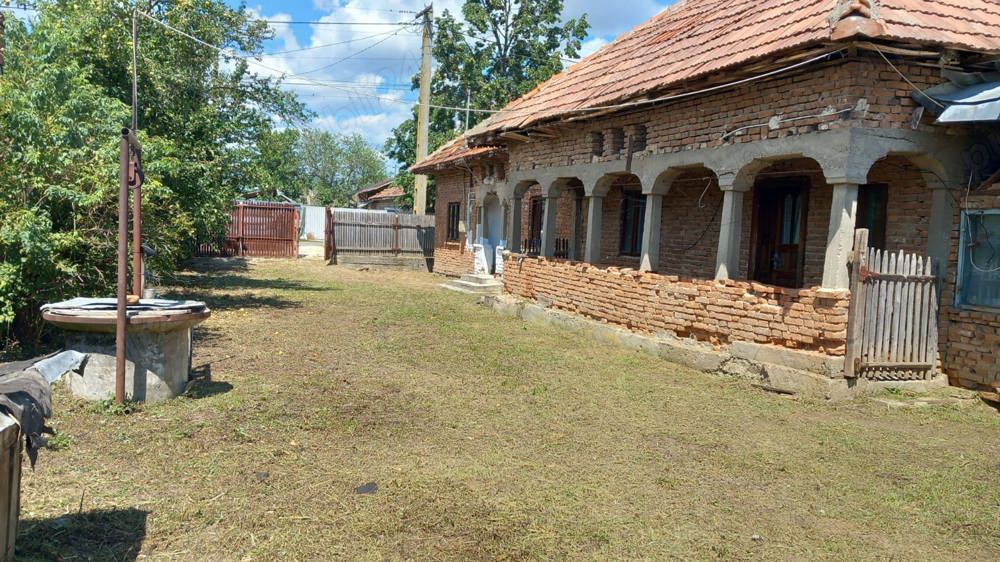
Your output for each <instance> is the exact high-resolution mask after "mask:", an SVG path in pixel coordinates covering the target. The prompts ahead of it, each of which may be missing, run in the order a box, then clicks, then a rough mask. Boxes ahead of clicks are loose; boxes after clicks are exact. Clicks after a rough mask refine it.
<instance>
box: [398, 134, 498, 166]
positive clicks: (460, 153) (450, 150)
mask: <svg viewBox="0 0 1000 562" xmlns="http://www.w3.org/2000/svg"><path fill="white" fill-rule="evenodd" d="M503 152H506V150H505V149H504V147H502V146H474V147H470V146H468V144H467V142H466V138H465V136H464V135H460V136H459V137H457V138H455V139H453V140H451V141H450V142H448V143H446V144H445V145H444V146H442V147H441V148H439V149H437V150H436V151H434V153H432V154H430V155H429V156H427V158H425V159H423V160H422V161H420V162H417V163H416V164H414V165H413V166H412V167H411V168H410V171H411V172H413V173H415V174H422V173H427V172H430V171H432V170H435V169H439V168H441V167H444V166H447V165H448V164H453V163H455V162H457V161H459V160H468V159H470V158H476V157H488V156H493V155H495V154H498V153H503Z"/></svg>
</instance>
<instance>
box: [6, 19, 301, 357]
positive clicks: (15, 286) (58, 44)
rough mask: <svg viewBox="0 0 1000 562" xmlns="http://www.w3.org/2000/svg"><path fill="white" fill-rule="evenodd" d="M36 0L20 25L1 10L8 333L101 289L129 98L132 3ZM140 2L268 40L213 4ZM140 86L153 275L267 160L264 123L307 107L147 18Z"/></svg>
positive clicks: (219, 36)
mask: <svg viewBox="0 0 1000 562" xmlns="http://www.w3.org/2000/svg"><path fill="white" fill-rule="evenodd" d="M38 7H39V11H38V16H37V19H36V20H35V21H34V22H33V23H32V24H31V25H30V26H26V25H24V24H22V23H21V22H18V21H17V20H16V19H15V18H14V17H13V16H12V15H10V14H9V13H8V17H7V36H6V49H5V63H6V64H5V74H4V76H2V77H0V259H2V262H0V330H2V331H3V332H4V333H5V334H6V337H7V339H8V340H9V341H21V342H31V341H32V340H34V339H36V338H37V337H38V334H39V329H40V322H39V320H38V313H37V307H38V305H39V304H41V303H43V302H46V301H51V300H55V299H59V298H63V297H67V296H73V295H77V294H93V295H102V294H109V293H110V292H111V291H112V287H113V284H114V263H115V258H116V252H115V247H116V240H115V236H114V232H115V226H116V222H117V216H116V208H117V154H118V148H117V144H118V138H119V134H120V133H119V132H120V129H121V127H123V126H127V125H128V124H129V122H130V112H129V109H128V105H129V104H130V103H131V37H130V35H131V33H130V32H131V12H132V7H131V3H128V2H125V1H124V0H73V1H70V0H52V1H45V0H42V1H41V2H40V3H39V6H38ZM138 9H139V10H141V11H144V12H147V13H151V14H152V17H154V18H156V19H158V20H161V21H166V22H169V23H170V25H172V26H174V27H176V28H178V29H181V30H183V31H184V32H185V33H188V34H191V35H193V36H195V37H199V38H202V39H204V40H205V41H207V42H209V43H210V44H213V45H218V46H219V47H220V48H223V49H230V50H232V51H238V52H242V53H258V52H260V51H261V48H262V47H261V46H262V41H263V40H264V39H266V38H267V37H268V30H267V28H266V26H265V24H263V23H261V22H258V21H255V20H253V19H252V18H251V17H250V15H249V13H248V12H247V11H246V10H245V9H244V8H242V7H241V8H236V9H233V8H230V7H228V6H227V5H226V4H225V3H224V2H223V1H222V0H155V1H150V0H140V1H139V5H138ZM139 92H140V97H139V102H140V103H139V137H140V140H141V141H142V142H143V148H144V161H145V164H146V170H145V172H146V185H145V187H144V190H143V192H144V201H143V215H144V216H143V218H144V235H145V236H144V239H145V242H146V243H147V244H149V245H150V246H152V247H153V248H155V249H156V250H157V252H158V256H157V258H156V260H154V261H153V262H152V263H150V266H151V269H153V270H156V271H159V272H168V271H170V270H171V269H172V268H173V267H174V266H175V264H176V263H177V261H178V260H180V259H181V258H183V257H185V256H186V255H187V254H186V252H187V249H188V248H190V247H191V242H193V241H194V240H195V239H196V238H197V237H199V236H202V235H205V234H207V233H211V232H218V231H220V230H222V229H224V228H225V224H226V216H227V215H226V213H227V210H228V207H229V206H230V205H231V202H232V200H233V198H234V196H235V195H236V194H237V193H239V192H240V191H241V189H242V188H243V186H245V185H246V182H247V181H248V178H254V177H258V176H261V175H262V173H263V172H262V170H264V169H266V168H267V164H266V162H263V159H264V156H263V155H262V150H263V152H266V146H267V143H268V141H270V140H275V139H277V138H279V137H280V135H276V134H275V132H274V129H275V127H276V124H280V125H281V126H287V125H289V124H292V125H294V124H296V123H298V122H301V121H302V120H304V118H305V117H306V111H305V110H304V107H303V106H302V105H301V104H300V103H299V102H298V101H297V100H296V99H295V98H294V96H293V95H292V94H290V93H287V92H285V91H283V90H282V89H281V88H280V84H279V83H278V82H277V81H276V80H274V79H272V78H270V77H266V76H258V75H256V74H255V73H254V72H252V71H251V69H250V67H249V66H248V65H247V63H246V62H245V61H244V60H242V59H239V58H233V57H225V56H220V53H219V52H218V51H217V50H215V49H211V48H208V47H206V46H204V45H200V44H198V43H196V42H194V41H192V40H190V39H188V38H185V37H183V36H181V35H179V34H177V33H175V32H172V31H169V30H166V29H164V28H163V27H162V26H159V25H157V24H155V23H153V22H150V21H148V20H145V19H143V20H142V23H141V29H140V47H139ZM279 144H280V143H279ZM292 144H294V143H292ZM259 181H260V183H264V180H263V179H261V180H259ZM4 347H7V346H6V345H4Z"/></svg>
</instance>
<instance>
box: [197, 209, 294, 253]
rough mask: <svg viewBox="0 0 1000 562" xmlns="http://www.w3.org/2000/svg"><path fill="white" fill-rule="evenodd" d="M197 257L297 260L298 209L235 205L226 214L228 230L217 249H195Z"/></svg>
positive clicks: (201, 246)
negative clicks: (227, 216) (227, 215)
mask: <svg viewBox="0 0 1000 562" xmlns="http://www.w3.org/2000/svg"><path fill="white" fill-rule="evenodd" d="M197 254H198V255H199V256H239V257H244V256H245V257H261V258H297V257H298V256H299V208H298V207H297V206H295V205H289V204H287V203H254V202H239V203H237V204H236V206H235V207H234V208H233V210H232V211H231V212H230V213H229V230H228V232H227V234H226V241H225V243H224V245H223V246H222V247H221V248H218V247H213V245H211V244H201V245H199V246H198V252H197Z"/></svg>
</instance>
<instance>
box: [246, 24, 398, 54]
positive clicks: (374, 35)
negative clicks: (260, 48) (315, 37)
mask: <svg viewBox="0 0 1000 562" xmlns="http://www.w3.org/2000/svg"><path fill="white" fill-rule="evenodd" d="M394 33H397V31H395V30H393V31H383V32H382V33H375V34H372V35H366V36H364V37H355V38H353V39H348V40H346V41H338V42H336V43H325V44H323V45H316V46H314V47H302V48H301V49H288V50H286V51H273V52H270V53H262V54H264V55H287V54H289V53H300V52H302V51H314V50H316V49H325V48H327V47H336V46H338V45H347V44H349V43H354V42H355V41H365V40H367V39H375V38H376V37H382V36H384V35H392V34H394Z"/></svg>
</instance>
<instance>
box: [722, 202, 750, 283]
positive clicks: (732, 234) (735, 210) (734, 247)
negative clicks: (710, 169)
mask: <svg viewBox="0 0 1000 562" xmlns="http://www.w3.org/2000/svg"><path fill="white" fill-rule="evenodd" d="M723 190H724V191H723V192H722V224H721V225H720V232H719V250H718V252H717V253H716V255H715V278H716V279H718V280H720V281H725V280H726V279H733V278H734V277H738V276H739V274H740V251H741V250H742V247H743V194H744V193H745V192H744V191H742V190H737V189H734V188H733V187H732V186H728V187H723Z"/></svg>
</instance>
